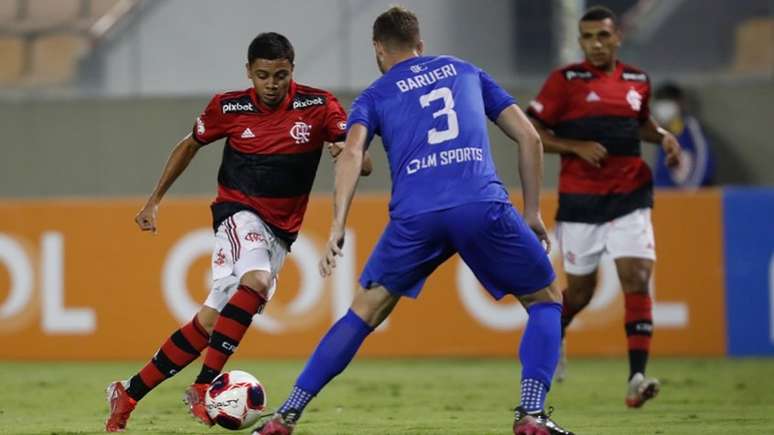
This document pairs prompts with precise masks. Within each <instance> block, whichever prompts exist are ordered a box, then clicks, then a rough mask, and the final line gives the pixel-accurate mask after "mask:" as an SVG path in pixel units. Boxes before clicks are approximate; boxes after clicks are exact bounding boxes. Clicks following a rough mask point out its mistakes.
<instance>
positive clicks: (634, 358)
mask: <svg viewBox="0 0 774 435" xmlns="http://www.w3.org/2000/svg"><path fill="white" fill-rule="evenodd" d="M624 305H625V309H626V315H625V328H626V341H627V344H628V348H629V379H631V378H632V377H633V376H634V375H635V374H637V373H642V374H643V375H644V374H645V366H646V365H647V363H648V353H649V352H650V340H651V336H652V334H653V309H652V301H651V298H650V295H649V294H647V293H626V294H624Z"/></svg>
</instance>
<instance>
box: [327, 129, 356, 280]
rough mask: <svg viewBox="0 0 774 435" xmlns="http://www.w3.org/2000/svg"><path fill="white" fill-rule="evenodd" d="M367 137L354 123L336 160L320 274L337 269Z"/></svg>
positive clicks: (328, 273)
mask: <svg viewBox="0 0 774 435" xmlns="http://www.w3.org/2000/svg"><path fill="white" fill-rule="evenodd" d="M367 137H368V130H367V129H366V127H365V126H364V125H362V124H355V125H353V126H352V127H351V128H350V129H349V132H348V133H347V140H346V141H345V142H344V147H343V149H342V150H341V153H340V154H339V155H338V157H337V158H336V166H335V168H334V173H335V181H334V182H333V224H332V225H331V234H330V237H329V238H328V245H327V246H326V249H325V254H324V255H323V258H322V259H320V265H319V266H320V274H321V275H322V276H323V277H325V276H328V275H330V273H331V271H332V269H333V268H334V267H336V256H337V255H342V252H341V248H342V247H343V246H344V227H345V225H346V223H347V215H348V214H349V206H350V204H352V197H353V196H354V195H355V189H356V188H357V181H358V178H359V176H360V173H361V171H362V169H363V154H364V153H363V150H364V148H365V141H366V138H367Z"/></svg>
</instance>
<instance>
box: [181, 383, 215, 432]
mask: <svg viewBox="0 0 774 435" xmlns="http://www.w3.org/2000/svg"><path fill="white" fill-rule="evenodd" d="M209 387H210V385H209V384H191V385H190V386H189V387H188V388H186V389H185V394H184V395H183V402H184V403H185V404H186V406H188V411H189V412H190V413H191V415H193V417H194V418H195V419H196V420H197V421H198V422H200V423H202V424H203V425H206V426H212V425H214V424H215V423H214V422H213V421H212V419H211V418H210V415H209V414H207V407H206V406H205V405H204V396H205V394H207V388H209Z"/></svg>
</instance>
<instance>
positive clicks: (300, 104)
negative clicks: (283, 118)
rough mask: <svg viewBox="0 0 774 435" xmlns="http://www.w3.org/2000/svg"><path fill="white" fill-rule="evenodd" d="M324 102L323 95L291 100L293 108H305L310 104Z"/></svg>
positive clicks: (316, 104)
mask: <svg viewBox="0 0 774 435" xmlns="http://www.w3.org/2000/svg"><path fill="white" fill-rule="evenodd" d="M323 104H325V100H324V99H323V97H314V98H306V99H298V100H293V109H305V108H307V107H311V106H321V105H323Z"/></svg>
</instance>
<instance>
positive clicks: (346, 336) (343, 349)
mask: <svg viewBox="0 0 774 435" xmlns="http://www.w3.org/2000/svg"><path fill="white" fill-rule="evenodd" d="M371 331H373V328H372V327H371V326H370V325H369V324H368V323H366V322H365V321H363V319H361V318H360V317H358V316H357V314H355V313H354V312H353V311H352V310H349V311H347V314H346V315H344V317H342V318H341V319H339V321H338V322H336V324H334V325H333V326H332V327H331V329H330V330H328V333H327V334H325V337H323V339H322V340H321V341H320V344H318V345H317V349H315V351H314V353H313V354H312V357H311V358H309V361H307V363H306V366H305V367H304V370H303V371H302V372H301V375H300V376H299V377H298V379H297V380H296V385H295V386H294V387H293V392H292V393H291V395H290V397H288V400H286V401H285V403H283V404H282V406H281V407H280V409H279V412H280V414H284V413H286V412H287V411H289V410H295V411H297V412H298V414H300V413H301V412H302V411H303V410H304V408H305V407H306V405H307V404H309V402H310V401H311V400H312V398H313V397H314V396H316V395H317V393H319V392H320V390H322V389H323V387H324V386H325V385H326V384H327V383H328V382H330V380H331V379H333V378H334V377H336V375H338V374H339V373H341V372H342V370H344V368H345V367H347V365H348V364H349V362H350V361H352V358H354V356H355V354H356V353H357V350H358V349H359V348H360V345H361V344H363V340H365V338H366V337H368V334H370V333H371Z"/></svg>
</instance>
